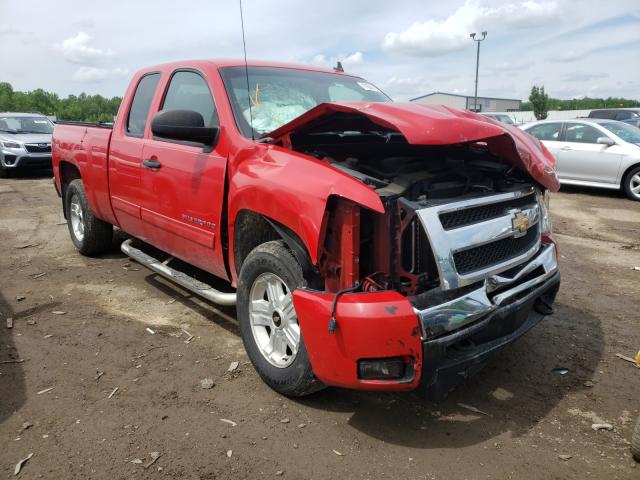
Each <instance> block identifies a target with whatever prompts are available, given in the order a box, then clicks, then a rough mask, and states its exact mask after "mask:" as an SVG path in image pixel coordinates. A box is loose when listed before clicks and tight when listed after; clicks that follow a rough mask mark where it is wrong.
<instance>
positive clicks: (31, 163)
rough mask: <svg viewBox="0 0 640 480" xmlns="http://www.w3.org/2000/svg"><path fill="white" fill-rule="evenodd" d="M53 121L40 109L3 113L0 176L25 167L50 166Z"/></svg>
mask: <svg viewBox="0 0 640 480" xmlns="http://www.w3.org/2000/svg"><path fill="white" fill-rule="evenodd" d="M52 132H53V123H52V122H51V120H49V119H48V118H47V117H45V116H44V115H40V114H37V113H17V112H3V113H0V177H7V176H8V175H9V174H10V173H11V172H13V171H16V170H18V169H25V168H44V167H46V168H51V133H52Z"/></svg>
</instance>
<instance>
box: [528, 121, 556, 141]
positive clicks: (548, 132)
mask: <svg viewBox="0 0 640 480" xmlns="http://www.w3.org/2000/svg"><path fill="white" fill-rule="evenodd" d="M560 130H562V123H560V122H558V123H541V124H539V125H534V126H533V127H531V128H529V129H527V133H529V134H530V135H533V136H534V137H536V138H537V139H538V140H547V141H551V142H558V141H560Z"/></svg>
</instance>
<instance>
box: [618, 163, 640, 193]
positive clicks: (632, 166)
mask: <svg viewBox="0 0 640 480" xmlns="http://www.w3.org/2000/svg"><path fill="white" fill-rule="evenodd" d="M638 167H640V163H635V164H633V165H631V166H630V167H629V168H627V169H626V170H625V171H624V173H623V174H622V176H621V177H620V188H624V181H625V180H626V178H627V175H629V172H630V171H631V170H633V169H634V168H638Z"/></svg>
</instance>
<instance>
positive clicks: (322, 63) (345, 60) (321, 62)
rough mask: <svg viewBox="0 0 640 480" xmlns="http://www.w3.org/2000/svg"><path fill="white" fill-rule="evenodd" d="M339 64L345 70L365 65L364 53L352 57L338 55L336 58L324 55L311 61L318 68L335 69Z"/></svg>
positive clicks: (357, 53) (353, 54) (351, 55)
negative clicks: (340, 63)
mask: <svg viewBox="0 0 640 480" xmlns="http://www.w3.org/2000/svg"><path fill="white" fill-rule="evenodd" d="M338 62H342V66H343V67H344V68H345V69H350V68H354V67H359V66H361V65H362V64H364V55H363V54H362V52H355V53H352V54H350V55H346V54H342V53H341V54H338V55H336V56H332V57H327V56H326V55H323V54H318V55H316V56H315V57H313V58H312V59H311V63H312V64H313V65H316V66H318V67H325V68H333V67H335V66H336V65H337V63H338Z"/></svg>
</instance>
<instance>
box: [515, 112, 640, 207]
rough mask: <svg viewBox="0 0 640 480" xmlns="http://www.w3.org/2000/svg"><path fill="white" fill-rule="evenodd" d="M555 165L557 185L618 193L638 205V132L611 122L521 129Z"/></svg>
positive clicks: (573, 122) (541, 124)
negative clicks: (619, 191) (636, 202)
mask: <svg viewBox="0 0 640 480" xmlns="http://www.w3.org/2000/svg"><path fill="white" fill-rule="evenodd" d="M520 128H522V129H523V130H524V131H526V132H527V133H529V134H531V135H533V136H534V137H536V138H538V139H539V140H541V141H542V143H543V144H544V145H545V146H546V147H547V148H548V149H549V151H551V153H552V154H553V156H554V157H555V158H556V161H557V173H558V179H559V180H560V183H562V184H566V185H583V186H587V187H601V188H615V189H622V190H624V192H625V193H626V194H627V197H629V198H630V199H632V200H638V201H640V128H637V127H634V126H632V125H628V124H626V123H622V122H618V121H615V120H600V119H594V118H590V119H581V118H577V119H575V120H541V121H538V122H533V123H529V124H527V125H523V126H521V127H520Z"/></svg>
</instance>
